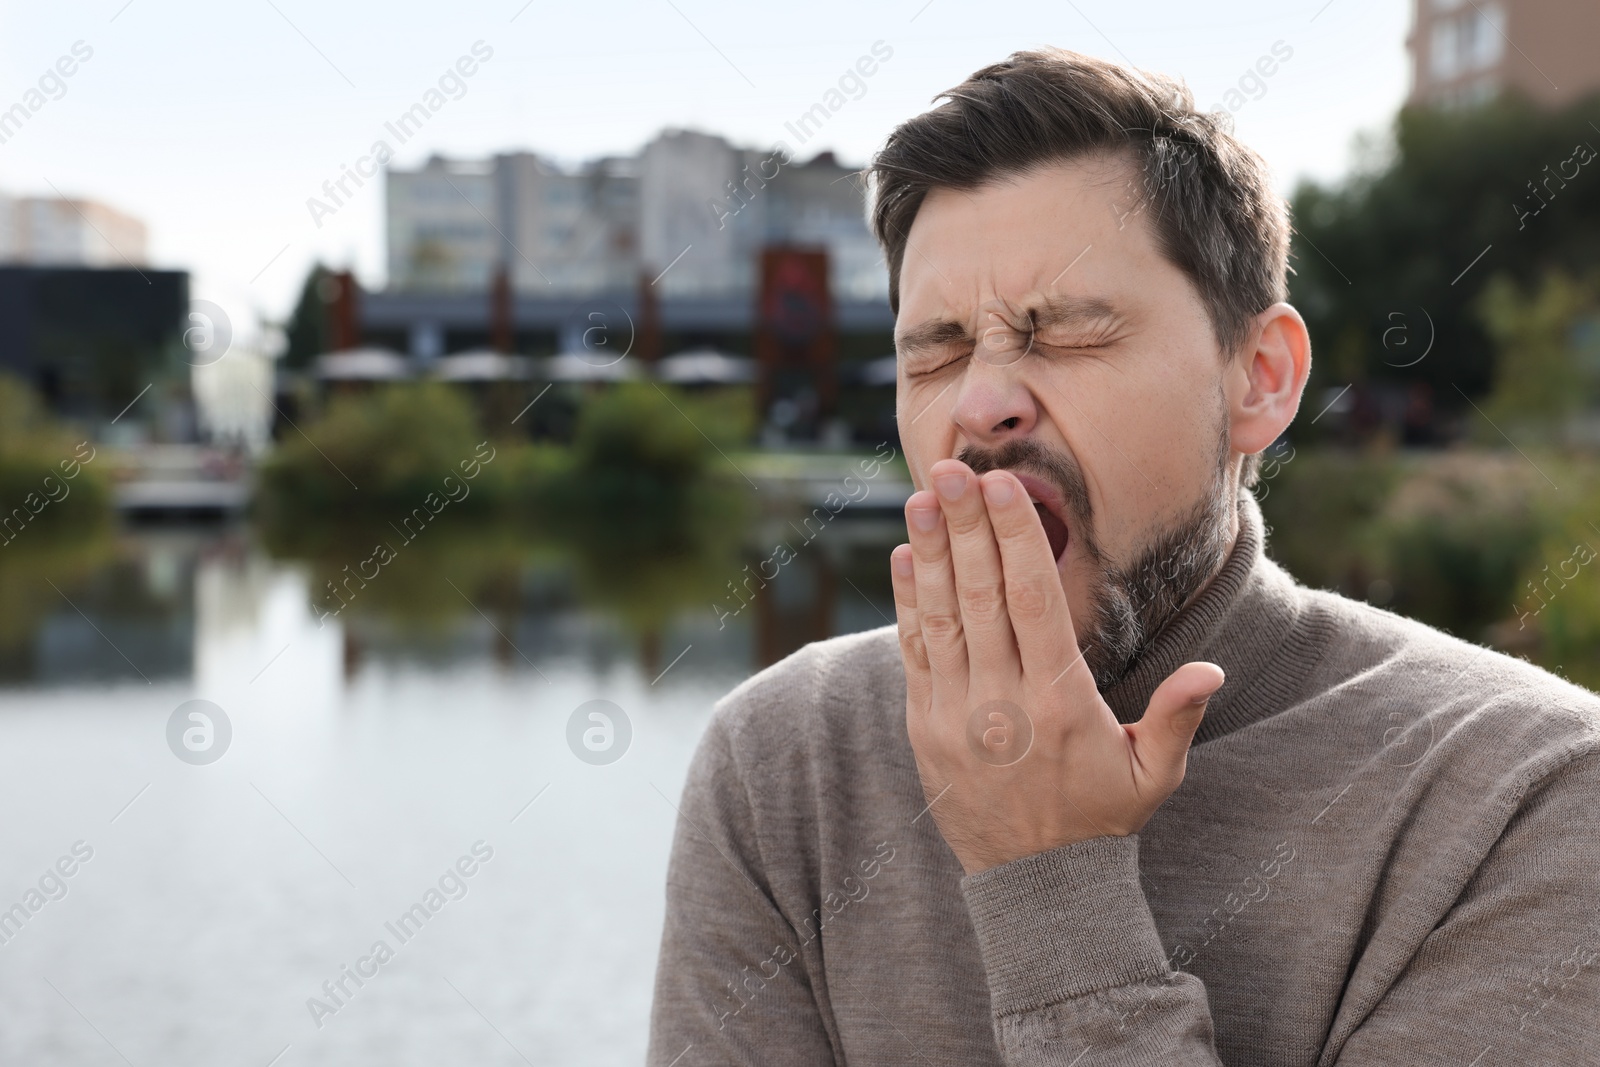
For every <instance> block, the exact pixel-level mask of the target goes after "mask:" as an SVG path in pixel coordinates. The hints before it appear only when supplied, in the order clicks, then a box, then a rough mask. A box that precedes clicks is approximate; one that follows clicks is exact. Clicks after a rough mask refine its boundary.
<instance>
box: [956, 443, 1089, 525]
mask: <svg viewBox="0 0 1600 1067" xmlns="http://www.w3.org/2000/svg"><path fill="white" fill-rule="evenodd" d="M956 458H957V459H959V460H960V461H961V462H963V463H965V464H966V465H967V466H968V467H971V468H972V472H973V473H974V474H977V475H983V474H986V473H988V472H989V471H995V470H1021V471H1026V472H1027V473H1029V474H1032V475H1034V476H1035V477H1038V478H1043V479H1044V480H1045V481H1047V482H1049V483H1050V484H1051V485H1053V486H1055V487H1056V488H1057V489H1059V490H1061V497H1062V500H1063V501H1065V503H1066V507H1067V510H1068V511H1069V512H1070V513H1071V517H1072V520H1073V522H1074V524H1075V526H1074V529H1073V531H1072V535H1073V537H1075V538H1076V537H1079V536H1080V530H1081V535H1082V538H1083V540H1082V542H1081V543H1082V544H1083V545H1084V547H1086V548H1091V549H1092V548H1093V546H1094V538H1093V536H1092V533H1091V531H1092V529H1093V519H1094V508H1093V506H1092V505H1091V504H1090V503H1089V486H1088V483H1087V482H1085V481H1084V478H1083V469H1082V468H1081V467H1079V466H1078V461H1077V460H1075V459H1073V458H1072V456H1071V455H1069V454H1068V453H1065V452H1056V451H1054V450H1052V449H1048V448H1046V447H1045V446H1044V445H1042V444H1040V443H1039V442H1038V441H1036V440H1035V439H1033V438H1031V437H1014V438H1012V439H1011V440H1009V441H1007V442H1006V443H1005V444H1003V445H1001V446H1000V447H999V448H993V449H984V448H979V447H977V446H976V445H967V446H966V447H965V448H963V449H961V451H960V453H959V454H958V455H957V456H956Z"/></svg>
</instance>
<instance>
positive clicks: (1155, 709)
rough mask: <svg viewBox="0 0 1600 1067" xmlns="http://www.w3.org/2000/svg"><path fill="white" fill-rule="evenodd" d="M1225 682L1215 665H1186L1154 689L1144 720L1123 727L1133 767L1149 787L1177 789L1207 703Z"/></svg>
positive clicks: (1168, 790)
mask: <svg viewBox="0 0 1600 1067" xmlns="http://www.w3.org/2000/svg"><path fill="white" fill-rule="evenodd" d="M1224 680H1225V676H1224V675H1223V673H1222V668H1221V667H1218V666H1217V665H1216V664H1215V663H1201V662H1195V663H1185V664H1184V665H1183V666H1182V667H1179V668H1178V669H1177V670H1175V671H1173V672H1172V674H1170V675H1169V676H1168V677H1167V680H1166V681H1164V682H1162V683H1161V684H1160V685H1159V686H1157V687H1156V691H1155V692H1154V693H1152V694H1151V696H1150V703H1149V705H1148V706H1147V707H1146V708H1145V710H1144V717H1143V718H1142V719H1140V720H1139V721H1138V722H1137V723H1135V724H1134V725H1132V726H1129V727H1126V729H1127V731H1128V733H1129V734H1130V735H1131V736H1132V738H1133V755H1134V764H1135V766H1136V767H1137V768H1139V770H1140V771H1141V772H1142V773H1143V776H1144V778H1145V779H1146V781H1147V782H1148V783H1149V784H1151V785H1154V786H1156V787H1158V788H1164V789H1166V791H1167V792H1169V793H1170V792H1171V791H1172V790H1174V789H1176V788H1178V785H1179V783H1181V782H1182V781H1183V772H1184V768H1185V764H1186V762H1187V758H1188V755H1189V745H1190V744H1191V743H1192V742H1193V741H1194V734H1195V731H1196V730H1198V729H1200V720H1201V719H1202V718H1203V717H1204V716H1205V711H1206V701H1207V700H1209V699H1210V698H1211V694H1213V693H1215V692H1216V691H1217V690H1218V689H1220V688H1222V683H1223V681H1224Z"/></svg>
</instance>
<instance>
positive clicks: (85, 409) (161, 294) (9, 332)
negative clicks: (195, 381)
mask: <svg viewBox="0 0 1600 1067" xmlns="http://www.w3.org/2000/svg"><path fill="white" fill-rule="evenodd" d="M188 310H189V275H188V273H187V272H185V271H172V270H148V269H137V268H135V269H128V268H123V269H112V268H95V267H0V373H9V374H14V375H16V376H17V377H19V378H21V379H23V380H24V381H26V382H27V383H28V384H29V385H31V386H32V387H33V388H35V389H37V390H38V391H39V393H40V394H41V395H42V396H43V397H44V398H45V400H46V402H47V403H48V404H49V405H50V407H51V409H52V410H54V411H55V412H56V413H58V414H61V415H65V416H68V417H71V418H79V419H86V420H91V421H95V420H99V419H111V418H113V417H115V416H116V415H117V414H118V412H120V411H121V410H122V409H123V407H125V406H126V405H127V404H128V403H129V402H130V401H131V400H133V399H134V397H136V396H138V395H139V393H140V391H141V390H143V389H144V388H145V387H146V386H147V385H149V384H150V383H152V382H154V381H156V380H157V379H159V378H163V377H165V376H167V375H168V374H170V373H171V372H172V371H173V370H174V369H175V368H176V367H181V366H182V365H181V364H176V363H175V361H176V360H177V359H178V355H177V353H178V351H179V349H180V348H181V345H182V338H183V330H184V328H185V326H186V325H187V314H188Z"/></svg>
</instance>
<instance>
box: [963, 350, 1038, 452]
mask: <svg viewBox="0 0 1600 1067" xmlns="http://www.w3.org/2000/svg"><path fill="white" fill-rule="evenodd" d="M1025 362H1026V360H1025V359H1018V360H1013V361H1011V362H1009V363H1004V364H999V363H994V362H989V361H986V360H984V359H981V358H979V356H978V354H977V353H974V355H973V357H972V358H971V359H969V360H967V365H966V367H965V369H964V370H963V372H962V380H961V385H960V387H959V388H960V392H959V393H958V394H957V396H956V401H955V404H954V406H953V407H952V409H951V418H952V419H953V420H954V422H955V424H956V427H957V428H958V429H959V430H960V431H961V433H962V435H963V436H965V437H966V438H967V439H968V440H969V441H971V442H972V443H973V444H976V445H983V446H985V447H990V448H992V447H994V446H996V445H1000V444H1003V443H1004V442H1006V441H1007V440H1010V439H1011V438H1013V437H1025V436H1027V435H1028V434H1030V433H1032V432H1033V430H1034V427H1035V426H1037V425H1038V422H1039V406H1038V403H1037V402H1036V401H1035V399H1034V396H1033V393H1032V391H1031V390H1030V389H1029V388H1028V386H1027V384H1026V383H1025V382H1024V381H1023V375H1022V374H1020V373H1018V371H1019V369H1020V367H1021V366H1022V365H1023V364H1024V363H1025Z"/></svg>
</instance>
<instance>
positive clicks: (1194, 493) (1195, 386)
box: [895, 158, 1237, 688]
mask: <svg viewBox="0 0 1600 1067" xmlns="http://www.w3.org/2000/svg"><path fill="white" fill-rule="evenodd" d="M1138 188H1139V183H1138V181H1137V179H1136V176H1135V172H1134V170H1133V168H1132V167H1131V166H1130V165H1129V164H1128V163H1126V162H1124V161H1121V160H1118V159H1110V158H1085V159H1078V160H1073V161H1071V162H1065V163H1057V164H1052V165H1049V166H1047V167H1044V168H1040V169H1038V170H1035V171H1032V172H1029V173H1028V174H1026V175H1023V176H1013V177H1009V178H1006V179H1003V180H1000V181H998V182H995V183H992V184H989V185H986V186H984V187H982V188H979V189H974V190H967V191H957V190H950V189H935V190H933V191H932V192H930V193H929V194H928V196H927V198H926V199H925V200H924V201H923V203H922V206H921V208H920V209H919V210H918V212H917V215H916V219H915V221H914V222H913V224H912V227H911V232H910V234H909V235H908V236H909V241H908V244H907V248H906V253H905V257H904V260H903V263H902V266H901V272H900V309H899V316H898V319H897V322H896V327H895V344H896V348H897V351H898V356H899V359H898V362H899V372H898V382H897V402H896V411H897V419H898V422H899V428H900V437H901V441H902V442H903V444H904V448H905V454H906V459H907V462H908V463H909V465H910V469H911V476H912V479H913V481H914V482H915V484H916V486H917V488H918V489H925V488H928V487H929V484H930V477H929V468H930V467H931V466H932V465H933V464H934V463H935V462H937V461H938V460H941V459H947V458H954V459H959V460H962V461H963V462H965V463H966V464H967V465H968V466H970V467H972V469H973V470H974V471H976V472H978V473H980V474H981V473H983V472H984V471H987V470H993V469H997V468H1005V469H1008V470H1011V471H1013V472H1014V473H1016V474H1017V475H1018V476H1019V478H1021V479H1022V481H1023V484H1024V486H1026V487H1027V488H1028V489H1029V491H1030V493H1031V494H1033V495H1034V498H1035V500H1037V501H1041V502H1042V505H1043V506H1042V507H1041V508H1040V509H1039V510H1040V511H1041V516H1042V517H1041V521H1042V523H1043V525H1044V527H1045V531H1046V533H1047V534H1048V535H1049V537H1050V543H1051V551H1052V552H1055V553H1057V560H1056V569H1057V572H1058V573H1059V575H1060V577H1061V583H1062V587H1063V589H1064V590H1065V592H1066V594H1067V601H1068V604H1069V606H1070V608H1071V610H1072V616H1073V619H1074V622H1075V625H1076V627H1077V632H1078V637H1079V643H1080V645H1081V646H1082V648H1083V652H1084V660H1085V662H1086V663H1087V664H1088V666H1089V668H1090V669H1091V671H1092V672H1093V674H1094V677H1095V679H1096V680H1097V682H1098V683H1099V684H1100V686H1101V688H1105V687H1106V686H1107V685H1109V684H1110V683H1111V682H1112V681H1114V680H1115V679H1116V678H1118V677H1120V675H1121V674H1122V673H1123V671H1124V670H1125V669H1126V667H1127V666H1128V664H1129V662H1130V661H1131V659H1132V658H1133V657H1134V655H1136V654H1137V652H1138V651H1139V650H1140V648H1142V647H1143V645H1144V644H1145V642H1146V641H1147V640H1148V639H1149V637H1150V636H1152V635H1153V633H1154V632H1155V631H1156V630H1158V629H1159V628H1160V626H1161V625H1162V624H1164V623H1165V622H1166V621H1167V619H1169V618H1170V617H1171V616H1172V615H1173V614H1175V613H1176V611H1177V610H1178V609H1179V608H1180V607H1181V606H1182V605H1183V603H1184V602H1185V601H1187V600H1188V599H1189V597H1190V596H1191V595H1192V594H1193V593H1194V592H1195V591H1196V590H1197V589H1199V588H1200V586H1201V585H1203V584H1204V582H1205V581H1206V580H1207V579H1208V578H1209V577H1210V576H1211V574H1212V573H1214V571H1215V569H1216V567H1217V566H1218V565H1220V563H1221V562H1222V559H1223V558H1224V557H1225V556H1226V553H1227V549H1228V546H1229V545H1230V544H1231V543H1232V541H1233V538H1234V534H1235V532H1236V528H1237V527H1236V523H1235V516H1234V511H1233V507H1232V496H1231V494H1232V491H1233V490H1232V482H1233V474H1232V471H1233V466H1234V464H1233V461H1234V459H1235V458H1236V456H1237V454H1236V453H1233V452H1232V451H1231V449H1230V447H1229V436H1228V432H1229V427H1228V415H1227V407H1226V403H1225V400H1224V392H1223V384H1222V375H1223V371H1224V361H1223V358H1222V355H1221V353H1220V352H1219V350H1218V346H1217V341H1216V336H1215V334H1214V332H1213V329H1212V324H1211V320H1210V318H1209V317H1208V316H1207V314H1206V310H1205V307H1204V305H1203V304H1202V303H1201V301H1200V297H1199V294H1198V293H1197V292H1196V290H1195V288H1194V286H1193V284H1192V283H1191V282H1190V281H1189V279H1188V277H1187V276H1186V275H1184V273H1183V272H1182V271H1181V270H1179V269H1178V267H1176V266H1175V265H1173V264H1172V263H1171V262H1170V261H1168V260H1167V259H1166V258H1165V257H1164V256H1163V255H1162V254H1161V252H1160V251H1159V250H1158V248H1157V246H1156V240H1155V236H1154V233H1153V231H1152V228H1151V224H1150V220H1149V217H1148V216H1149V213H1150V211H1152V210H1156V209H1157V206H1155V205H1153V206H1151V207H1147V208H1144V209H1141V208H1140V202H1139V198H1138V197H1137V195H1136V190H1137V189H1138ZM942 324H948V325H942Z"/></svg>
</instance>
